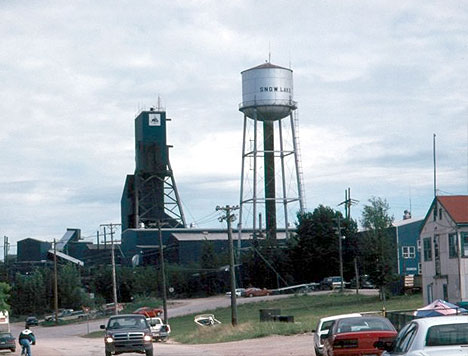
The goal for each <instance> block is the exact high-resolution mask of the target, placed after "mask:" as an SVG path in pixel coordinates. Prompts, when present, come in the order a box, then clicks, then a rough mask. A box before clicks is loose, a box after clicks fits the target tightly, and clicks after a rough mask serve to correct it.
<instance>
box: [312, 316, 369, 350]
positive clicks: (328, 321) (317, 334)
mask: <svg viewBox="0 0 468 356" xmlns="http://www.w3.org/2000/svg"><path fill="white" fill-rule="evenodd" d="M360 316H361V314H358V313H352V314H341V315H333V316H328V317H325V318H322V319H320V320H319V321H318V323H317V328H316V329H315V330H313V333H314V349H315V355H316V356H321V355H323V354H322V351H323V342H322V340H321V336H322V335H326V334H328V330H329V329H330V327H331V326H332V325H333V323H334V322H335V320H337V319H343V318H353V317H356V318H357V317H360Z"/></svg>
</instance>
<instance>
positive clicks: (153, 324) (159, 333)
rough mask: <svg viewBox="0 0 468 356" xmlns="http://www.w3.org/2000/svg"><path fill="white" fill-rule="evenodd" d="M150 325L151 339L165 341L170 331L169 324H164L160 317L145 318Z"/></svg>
mask: <svg viewBox="0 0 468 356" xmlns="http://www.w3.org/2000/svg"><path fill="white" fill-rule="evenodd" d="M146 321H147V322H148V324H149V325H150V328H151V334H152V335H153V341H167V339H168V338H169V334H170V333H171V327H170V326H169V324H164V322H163V321H162V319H161V318H146Z"/></svg>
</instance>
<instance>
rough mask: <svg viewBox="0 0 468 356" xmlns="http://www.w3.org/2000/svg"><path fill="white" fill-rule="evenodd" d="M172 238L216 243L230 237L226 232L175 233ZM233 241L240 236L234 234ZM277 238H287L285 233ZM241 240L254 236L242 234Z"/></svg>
mask: <svg viewBox="0 0 468 356" xmlns="http://www.w3.org/2000/svg"><path fill="white" fill-rule="evenodd" d="M172 236H174V238H176V239H177V240H179V241H202V240H208V241H216V240H227V239H228V235H227V233H226V232H224V233H217V232H215V233H207V234H203V233H173V234H172ZM232 238H233V240H238V238H239V235H238V233H233V234H232ZM276 238H277V239H278V240H284V239H285V238H286V234H285V233H284V232H277V233H276ZM241 240H252V234H251V233H242V234H241Z"/></svg>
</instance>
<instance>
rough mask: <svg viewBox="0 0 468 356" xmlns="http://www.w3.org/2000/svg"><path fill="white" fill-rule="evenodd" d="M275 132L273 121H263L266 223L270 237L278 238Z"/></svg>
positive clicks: (268, 236)
mask: <svg viewBox="0 0 468 356" xmlns="http://www.w3.org/2000/svg"><path fill="white" fill-rule="evenodd" d="M274 145H275V133H274V127H273V121H269V120H264V121H263V150H264V171H265V215H266V217H265V225H266V229H265V230H266V235H267V238H269V239H276V192H275V189H276V184H275V147H274Z"/></svg>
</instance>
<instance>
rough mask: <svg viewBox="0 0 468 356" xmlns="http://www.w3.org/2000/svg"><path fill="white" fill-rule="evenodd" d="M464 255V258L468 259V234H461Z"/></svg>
mask: <svg viewBox="0 0 468 356" xmlns="http://www.w3.org/2000/svg"><path fill="white" fill-rule="evenodd" d="M461 243H462V253H463V257H468V233H466V232H462V233H461Z"/></svg>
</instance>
